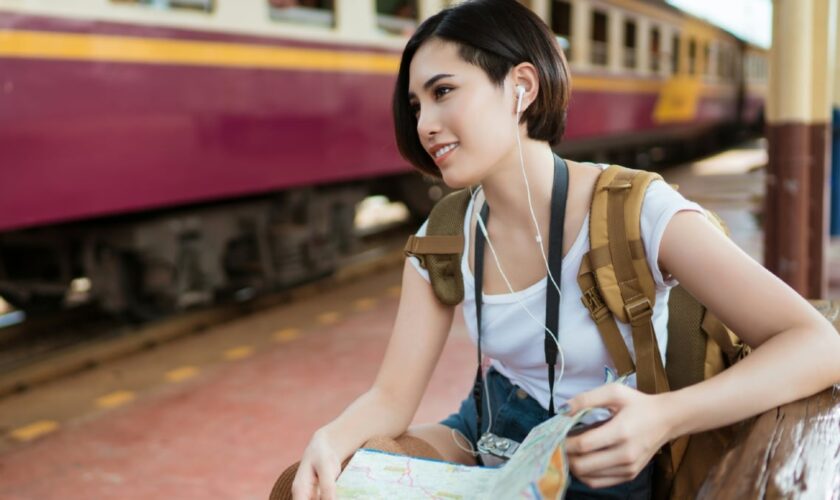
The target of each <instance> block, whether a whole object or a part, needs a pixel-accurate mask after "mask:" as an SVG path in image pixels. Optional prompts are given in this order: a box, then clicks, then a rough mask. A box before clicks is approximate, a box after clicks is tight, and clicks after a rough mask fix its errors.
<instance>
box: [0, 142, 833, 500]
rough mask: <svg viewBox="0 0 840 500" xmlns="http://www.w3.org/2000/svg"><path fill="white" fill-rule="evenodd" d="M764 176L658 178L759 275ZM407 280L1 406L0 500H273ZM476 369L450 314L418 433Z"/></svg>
mask: <svg viewBox="0 0 840 500" xmlns="http://www.w3.org/2000/svg"><path fill="white" fill-rule="evenodd" d="M765 163H766V154H765V153H764V149H763V148H762V147H761V144H757V145H752V146H750V147H748V148H744V149H741V150H733V151H729V152H727V153H724V154H723V155H718V156H716V157H714V158H710V159H707V160H704V161H701V162H696V163H692V164H689V165H685V166H682V167H677V168H674V169H671V170H668V171H666V172H664V175H665V177H666V180H668V181H669V182H672V183H676V184H678V185H679V186H680V191H681V192H682V193H683V194H684V195H685V196H686V197H688V198H690V199H694V200H695V201H698V202H699V203H701V204H703V205H704V206H706V207H707V208H710V209H713V210H715V211H716V212H717V213H718V214H719V215H721V217H722V218H723V219H724V220H725V221H726V223H727V224H728V225H729V227H730V229H731V230H732V233H733V234H732V237H733V239H734V240H735V241H736V243H737V244H738V245H740V246H741V247H742V248H744V249H745V250H746V251H747V252H748V253H749V254H750V255H752V256H753V257H754V258H757V259H758V260H760V259H761V255H762V251H763V249H762V238H761V231H760V226H759V219H758V216H759V214H760V209H761V200H762V192H763V182H764V181H763V175H764V173H763V170H762V166H763V165H764V164H765ZM401 270H402V269H401V266H394V267H392V268H390V269H388V270H387V271H384V272H380V273H377V274H375V275H372V276H368V277H365V278H361V279H358V280H356V281H354V282H352V283H348V284H345V285H342V286H340V287H336V288H334V289H332V290H329V291H327V292H324V293H319V294H317V295H313V296H310V297H307V298H303V299H300V300H296V301H295V302H293V303H291V304H285V305H279V306H277V307H274V308H271V309H269V310H263V311H260V312H258V313H255V314H251V315H248V316H245V317H241V318H238V319H235V320H233V321H228V322H226V323H224V324H221V325H218V326H217V327H214V328H210V329H208V330H206V331H204V332H202V333H200V334H197V335H193V336H188V337H184V338H180V339H178V340H175V341H172V342H169V343H167V344H165V345H162V346H159V347H157V348H154V349H150V350H147V351H144V352H141V353H138V354H136V355H133V356H130V357H126V358H123V359H120V360H118V361H113V362H110V363H107V364H104V365H102V366H98V367H95V368H92V369H90V370H87V371H85V372H82V373H80V374H77V375H74V376H72V377H66V378H63V379H61V380H57V381H54V382H50V383H46V384H43V385H40V386H37V387H34V388H32V389H30V390H28V391H25V392H22V393H19V394H15V395H11V396H7V397H5V398H2V399H0V429H2V432H3V437H2V441H0V498H2V499H10V500H11V499H15V500H18V499H20V500H22V499H48V498H64V499H67V498H70V499H76V498H78V499H92V498H121V499H135V498H136V499H141V498H142V499H148V498H179V499H191V498H238V499H263V498H267V496H268V493H269V491H270V489H271V486H272V484H273V482H274V480H275V479H276V477H277V475H278V474H279V473H280V472H281V471H282V470H283V469H284V468H285V467H286V466H288V465H289V464H291V463H292V462H294V461H296V460H297V459H298V458H299V457H300V454H301V453H302V451H303V449H304V447H305V445H306V443H307V441H308V440H309V437H310V436H311V434H312V433H313V432H314V431H315V430H316V429H317V428H319V427H320V426H322V425H323V424H325V423H326V422H328V421H329V420H331V419H332V418H333V417H334V416H335V415H337V414H338V413H339V412H340V411H341V410H342V409H343V408H344V407H345V406H346V405H347V404H348V403H350V402H351V401H352V400H353V399H354V398H355V397H356V396H358V395H359V394H360V393H362V392H363V391H364V390H365V389H366V388H367V387H368V386H369V385H370V383H371V382H372V380H373V379H374V376H375V374H376V371H377V368H378V365H379V362H380V360H381V357H382V355H383V353H384V350H385V347H386V343H387V340H388V336H389V334H390V329H391V326H392V322H393V318H394V316H395V314H396V309H397V305H398V296H399V283H400V274H401ZM830 282H831V291H830V294H829V295H830V298H840V245H838V244H837V243H835V242H833V243H832V245H831V251H830ZM417 335H418V337H419V336H422V335H423V331H422V326H421V325H418V330H417ZM474 363H475V350H474V347H473V345H472V344H471V342H470V341H469V339H468V338H467V335H466V330H465V327H464V323H463V318H462V315H461V314H460V313H456V322H455V325H454V326H453V329H452V332H451V334H450V337H449V340H448V342H447V345H446V347H445V349H444V352H443V355H442V358H441V361H440V363H439V365H438V367H437V369H436V371H435V373H434V375H433V378H432V380H431V383H430V385H429V388H428V390H427V393H426V395H425V397H424V399H423V402H422V404H421V406H420V409H419V411H418V413H417V415H416V418H415V422H416V423H424V422H432V421H437V420H439V419H441V418H443V417H445V416H446V415H448V414H449V413H450V412H452V411H454V410H455V409H456V408H457V405H458V403H459V402H460V401H461V400H462V399H463V398H464V397H465V396H466V395H467V394H468V392H469V389H470V386H471V382H472V376H473V374H474V370H475V367H474Z"/></svg>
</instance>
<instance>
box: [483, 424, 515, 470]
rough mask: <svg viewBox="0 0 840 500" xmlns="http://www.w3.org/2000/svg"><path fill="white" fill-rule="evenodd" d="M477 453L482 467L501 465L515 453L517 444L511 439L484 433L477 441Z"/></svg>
mask: <svg viewBox="0 0 840 500" xmlns="http://www.w3.org/2000/svg"><path fill="white" fill-rule="evenodd" d="M477 444H478V453H479V455H481V461H482V462H484V465H487V466H494V465H501V464H503V463H504V462H506V461H508V460H509V459H510V457H512V456H513V454H514V453H516V450H517V448H519V443H517V442H516V441H514V440H512V439H508V438H504V437H499V436H497V435H495V434H492V433H490V432H485V433H484V434H483V435H482V436H481V439H479V440H478V443H477Z"/></svg>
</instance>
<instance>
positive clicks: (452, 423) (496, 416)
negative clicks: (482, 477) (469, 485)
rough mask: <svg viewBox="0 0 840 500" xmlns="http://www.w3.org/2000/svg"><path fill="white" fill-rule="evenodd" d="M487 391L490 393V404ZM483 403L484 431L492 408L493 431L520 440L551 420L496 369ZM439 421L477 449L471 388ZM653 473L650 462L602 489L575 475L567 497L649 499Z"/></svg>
mask: <svg viewBox="0 0 840 500" xmlns="http://www.w3.org/2000/svg"><path fill="white" fill-rule="evenodd" d="M487 393H489V396H490V397H489V399H490V401H489V407H488V401H487V399H488V398H487V396H488V394H487ZM482 404H483V405H484V411H483V412H482V421H481V425H482V433H484V432H486V431H487V427H488V424H489V423H490V418H489V416H490V411H492V412H493V415H492V416H493V420H492V425H493V427H492V429H491V432H492V433H493V434H495V435H497V436H501V437H506V438H508V439H513V440H514V441H517V442H520V443H521V442H522V441H523V440H524V439H525V436H527V435H528V432H530V431H531V429H532V428H533V427H535V426H537V425H539V424H540V423H542V422H544V421H545V420H548V410H546V409H545V408H543V407H542V406H540V404H539V403H538V402H537V400H535V399H534V398H532V397H531V396H529V395H528V394H527V393H526V392H525V391H524V390H523V389H521V388H519V387H517V386H516V385H514V384H512V383H511V382H510V380H508V379H507V377H505V376H504V375H502V374H501V373H499V372H497V371H496V370H494V369H493V368H490V370H489V371H488V372H487V392H485V393H484V394H483V395H482ZM440 423H441V424H443V425H445V426H447V427H449V428H452V429H455V430H456V431H458V432H459V433H461V434H463V436H464V437H465V438H467V439H468V440H469V441H470V443H471V444H472V446H473V449H475V448H476V443H477V442H478V437H479V436H477V435H476V413H475V400H474V399H473V397H472V391H470V394H469V395H468V396H467V398H466V399H464V401H462V402H461V408H460V409H459V410H458V413H453V414H452V415H450V416H449V417H447V418H445V419H444V420H443V421H441V422H440ZM652 475H653V464H652V463H649V464H648V465H647V466H646V467H645V468H644V469H642V472H640V473H639V475H638V476H636V478H635V479H633V480H632V481H628V482H626V483H622V484H618V485H615V486H610V487H609V488H601V489H592V488H590V487H588V486H586V485H585V484H583V483H581V482H580V481H578V480H577V478H575V476H574V475H572V482H571V483H570V484H569V489H568V490H567V492H566V498H568V499H584V498H587V499H589V498H591V499H604V500H606V499H616V500H617V499H631V500H647V499H650V498H651V495H652V484H651V480H652Z"/></svg>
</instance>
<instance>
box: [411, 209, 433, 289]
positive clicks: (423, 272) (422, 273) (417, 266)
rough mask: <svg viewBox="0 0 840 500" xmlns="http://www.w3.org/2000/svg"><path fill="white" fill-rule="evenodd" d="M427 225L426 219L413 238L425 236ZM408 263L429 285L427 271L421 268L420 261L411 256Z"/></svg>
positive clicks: (427, 220) (429, 279)
mask: <svg viewBox="0 0 840 500" xmlns="http://www.w3.org/2000/svg"><path fill="white" fill-rule="evenodd" d="M428 225H429V219H426V222H424V223H423V225H422V226H420V229H418V230H417V232H416V233H414V234H415V236H426V226H428ZM408 261H409V262H411V265H412V266H413V267H414V269H417V272H418V273H420V276H422V277H423V279H424V280H426V281H427V282H429V283H431V282H432V280H431V278H429V271H427V270H426V269H425V268H423V266H421V265H420V259H418V258H417V257H415V256H413V255H412V256H410V257H409V258H408Z"/></svg>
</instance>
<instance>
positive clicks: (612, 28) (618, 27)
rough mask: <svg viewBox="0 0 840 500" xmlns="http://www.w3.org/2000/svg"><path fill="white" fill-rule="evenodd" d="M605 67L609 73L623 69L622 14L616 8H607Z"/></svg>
mask: <svg viewBox="0 0 840 500" xmlns="http://www.w3.org/2000/svg"><path fill="white" fill-rule="evenodd" d="M607 68H608V69H609V70H610V73H620V72H622V71H623V70H624V15H623V14H622V12H621V11H620V10H618V9H609V10H607Z"/></svg>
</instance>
